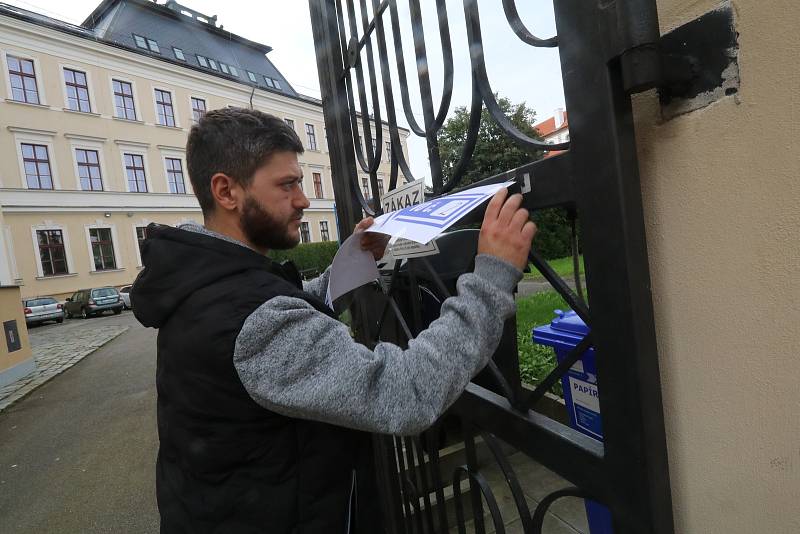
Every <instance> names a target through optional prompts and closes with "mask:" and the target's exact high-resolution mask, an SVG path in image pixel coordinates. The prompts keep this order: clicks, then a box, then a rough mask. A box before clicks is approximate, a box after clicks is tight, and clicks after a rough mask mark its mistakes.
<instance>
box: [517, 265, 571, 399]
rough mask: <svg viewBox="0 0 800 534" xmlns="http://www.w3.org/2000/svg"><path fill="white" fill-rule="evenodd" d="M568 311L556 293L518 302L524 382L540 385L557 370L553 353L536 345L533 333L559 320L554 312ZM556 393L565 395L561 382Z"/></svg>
mask: <svg viewBox="0 0 800 534" xmlns="http://www.w3.org/2000/svg"><path fill="white" fill-rule="evenodd" d="M570 261H571V259H570ZM567 309H569V306H567V303H566V302H564V299H562V298H561V295H559V294H558V293H556V292H555V291H546V292H544V293H536V294H534V295H530V296H528V297H522V298H519V299H517V346H518V348H519V371H520V375H521V376H522V380H523V381H525V382H528V383H530V384H537V383H539V381H541V380H542V379H543V378H544V377H545V376H547V374H548V373H549V372H550V371H551V370H552V369H553V368H554V367H555V366H556V355H555V353H554V352H553V349H552V348H551V347H545V346H544V345H539V344H535V343H533V341H532V340H531V330H532V329H533V328H534V327H535V326H540V325H543V324H549V323H550V321H551V320H552V319H553V318H554V317H555V313H553V312H554V310H565V311H566V310H567ZM552 391H553V393H556V394H557V395H562V392H561V382H560V381H559V382H557V383H556V385H555V386H554V387H553V389H552Z"/></svg>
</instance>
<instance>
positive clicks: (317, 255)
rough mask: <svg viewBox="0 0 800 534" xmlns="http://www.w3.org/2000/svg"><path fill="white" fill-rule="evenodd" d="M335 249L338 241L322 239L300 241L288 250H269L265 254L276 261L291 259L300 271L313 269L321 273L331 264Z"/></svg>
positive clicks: (337, 247) (337, 248)
mask: <svg viewBox="0 0 800 534" xmlns="http://www.w3.org/2000/svg"><path fill="white" fill-rule="evenodd" d="M337 250H339V242H338V241H323V242H322V243H301V244H299V245H297V246H296V247H294V248H293V249H289V250H270V251H269V253H268V254H267V255H268V256H269V257H270V258H272V259H273V260H275V261H278V262H280V261H284V260H291V261H293V262H294V264H295V265H296V266H297V269H298V270H299V271H301V272H302V271H309V270H315V271H317V272H318V273H321V272H322V271H324V270H325V269H327V268H328V265H330V264H331V262H332V261H333V257H334V256H335V255H336V251H337Z"/></svg>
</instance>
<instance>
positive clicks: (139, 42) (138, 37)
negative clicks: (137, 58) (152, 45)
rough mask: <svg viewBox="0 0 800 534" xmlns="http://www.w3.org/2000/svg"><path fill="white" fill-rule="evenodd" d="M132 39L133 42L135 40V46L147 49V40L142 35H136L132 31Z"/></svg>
mask: <svg viewBox="0 0 800 534" xmlns="http://www.w3.org/2000/svg"><path fill="white" fill-rule="evenodd" d="M133 40H134V42H136V46H138V47H139V48H144V49H145V50H147V40H146V39H145V38H144V37H142V36H141V35H136V34H135V33H134V34H133Z"/></svg>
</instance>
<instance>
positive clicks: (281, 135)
mask: <svg viewBox="0 0 800 534" xmlns="http://www.w3.org/2000/svg"><path fill="white" fill-rule="evenodd" d="M287 151H289V152H296V153H298V154H302V153H303V151H304V149H303V143H302V142H301V141H300V138H299V137H297V133H295V131H294V129H293V128H292V127H290V126H289V125H288V124H286V122H284V121H283V120H282V119H279V118H278V117H275V116H274V115H270V114H268V113H263V112H261V111H256V110H253V109H244V108H232V107H231V108H224V109H215V110H213V111H209V112H208V113H206V114H205V115H204V116H203V117H202V118H201V119H200V121H199V122H198V123H197V124H195V125H194V126H192V130H191V131H190V132H189V140H188V141H187V142H186V164H187V166H188V167H189V179H190V180H191V182H192V188H193V189H194V194H195V196H196V197H197V200H198V202H200V208H201V209H202V210H203V214H204V215H208V214H210V213H212V212H213V211H214V197H213V196H212V194H211V177H212V176H214V175H215V174H217V173H223V174H226V175H228V176H230V177H231V178H233V179H234V180H236V182H237V183H239V184H240V185H242V186H243V187H247V186H249V185H250V183H251V182H252V181H253V174H254V173H255V172H256V170H257V169H258V168H259V167H261V166H262V165H264V164H265V163H267V161H268V160H269V158H270V157H271V156H272V155H273V154H275V153H276V152H287Z"/></svg>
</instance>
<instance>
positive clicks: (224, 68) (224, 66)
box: [219, 61, 231, 74]
mask: <svg viewBox="0 0 800 534" xmlns="http://www.w3.org/2000/svg"><path fill="white" fill-rule="evenodd" d="M219 68H221V69H222V72H224V73H225V74H230V73H231V71H229V70H228V66H227V65H226V64H225V63H222V62H221V61H220V63H219Z"/></svg>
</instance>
